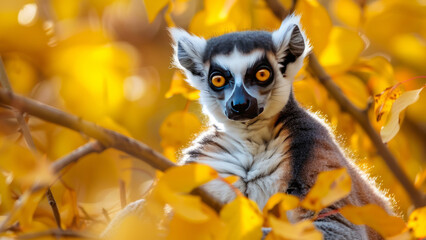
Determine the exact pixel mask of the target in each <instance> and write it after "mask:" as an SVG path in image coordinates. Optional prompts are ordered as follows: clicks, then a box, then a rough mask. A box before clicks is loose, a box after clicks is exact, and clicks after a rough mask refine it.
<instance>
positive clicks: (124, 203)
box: [119, 179, 127, 209]
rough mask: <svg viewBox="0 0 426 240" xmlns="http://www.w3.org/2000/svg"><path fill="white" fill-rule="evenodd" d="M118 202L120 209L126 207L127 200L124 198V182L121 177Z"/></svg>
mask: <svg viewBox="0 0 426 240" xmlns="http://www.w3.org/2000/svg"><path fill="white" fill-rule="evenodd" d="M119 184H120V203H121V209H123V208H124V207H126V205H127V200H126V183H125V182H124V181H123V179H120V181H119Z"/></svg>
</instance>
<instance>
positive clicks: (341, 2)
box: [331, 0, 361, 28]
mask: <svg viewBox="0 0 426 240" xmlns="http://www.w3.org/2000/svg"><path fill="white" fill-rule="evenodd" d="M331 11H332V12H333V14H334V15H335V16H336V17H337V19H339V20H340V21H341V22H343V23H345V24H346V25H348V26H350V27H353V28H357V27H358V26H359V24H360V21H361V8H360V6H359V4H357V3H356V2H354V1H353V0H334V1H332V2H331Z"/></svg>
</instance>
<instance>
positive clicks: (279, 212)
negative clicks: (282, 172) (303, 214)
mask: <svg viewBox="0 0 426 240" xmlns="http://www.w3.org/2000/svg"><path fill="white" fill-rule="evenodd" d="M299 202H300V200H299V198H297V197H296V196H293V195H289V194H285V193H276V194H274V195H272V197H270V198H269V200H268V202H267V203H266V205H265V207H263V216H264V217H266V216H268V214H269V213H272V214H273V215H274V216H277V217H279V218H280V219H281V220H283V219H284V220H287V215H286V211H288V210H292V209H295V208H296V207H298V206H299Z"/></svg>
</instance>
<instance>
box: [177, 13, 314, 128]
mask: <svg viewBox="0 0 426 240" xmlns="http://www.w3.org/2000/svg"><path fill="white" fill-rule="evenodd" d="M298 24H299V18H298V17H290V18H287V19H286V20H284V21H283V23H282V25H281V27H280V29H279V30H277V31H275V32H273V33H270V32H263V31H247V32H236V33H230V34H225V35H222V36H219V37H216V38H212V39H209V40H207V41H206V40H204V39H202V38H198V37H195V36H193V35H190V34H188V33H187V32H185V31H184V30H179V29H172V30H171V34H172V37H173V38H174V40H175V43H176V44H175V60H176V65H178V66H179V67H180V68H181V69H183V70H184V71H185V73H186V76H187V77H188V81H189V83H190V84H191V85H192V86H194V87H195V88H197V89H199V90H200V91H201V92H200V102H201V104H202V105H203V107H204V110H206V112H207V113H208V114H209V115H210V116H211V117H214V118H215V119H216V120H217V121H219V122H222V123H223V122H226V121H229V120H231V121H241V122H249V120H252V119H256V118H260V117H262V118H270V117H272V116H274V115H276V114H277V113H278V112H279V111H280V110H281V109H282V108H283V107H284V106H285V104H286V103H287V100H288V98H289V96H290V92H291V86H292V80H293V78H294V75H295V74H296V73H297V72H298V71H299V69H300V68H301V66H302V64H303V58H304V57H305V56H306V55H307V53H308V52H309V44H308V42H307V40H306V37H305V36H304V34H303V32H301V30H300V27H299V26H298Z"/></svg>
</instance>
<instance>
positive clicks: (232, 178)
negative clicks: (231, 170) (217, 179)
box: [223, 175, 240, 184]
mask: <svg viewBox="0 0 426 240" xmlns="http://www.w3.org/2000/svg"><path fill="white" fill-rule="evenodd" d="M239 179H240V177H238V176H235V175H231V176H228V177H226V178H224V179H223V180H225V182H227V183H229V184H233V183H235V182H236V181H238V180H239Z"/></svg>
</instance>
